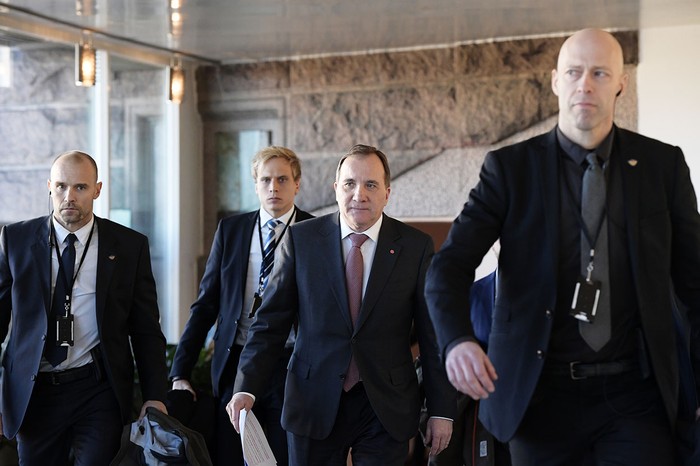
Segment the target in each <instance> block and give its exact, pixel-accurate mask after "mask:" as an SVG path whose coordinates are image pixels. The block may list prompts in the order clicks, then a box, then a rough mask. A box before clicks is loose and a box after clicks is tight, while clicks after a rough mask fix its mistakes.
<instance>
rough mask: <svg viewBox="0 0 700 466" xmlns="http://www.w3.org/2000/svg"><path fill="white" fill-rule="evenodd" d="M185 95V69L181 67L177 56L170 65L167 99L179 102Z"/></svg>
mask: <svg viewBox="0 0 700 466" xmlns="http://www.w3.org/2000/svg"><path fill="white" fill-rule="evenodd" d="M184 96H185V70H184V69H183V68H182V63H181V62H180V59H179V58H177V59H176V60H175V63H173V64H171V65H170V90H169V93H168V99H170V101H171V102H173V103H176V104H179V103H180V102H182V98H183V97H184Z"/></svg>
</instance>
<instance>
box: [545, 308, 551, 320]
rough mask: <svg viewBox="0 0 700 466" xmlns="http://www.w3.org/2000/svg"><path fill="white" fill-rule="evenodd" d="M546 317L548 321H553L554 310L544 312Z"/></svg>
mask: <svg viewBox="0 0 700 466" xmlns="http://www.w3.org/2000/svg"><path fill="white" fill-rule="evenodd" d="M544 315H545V316H547V319H551V318H552V310H551V309H547V310H546V311H544Z"/></svg>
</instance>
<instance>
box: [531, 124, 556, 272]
mask: <svg viewBox="0 0 700 466" xmlns="http://www.w3.org/2000/svg"><path fill="white" fill-rule="evenodd" d="M541 141H543V142H544V145H543V146H542V147H533V149H532V150H531V156H532V157H534V158H535V165H536V166H539V170H536V172H535V176H537V177H539V178H538V179H536V180H535V182H536V183H537V185H538V186H539V187H540V197H541V199H542V208H543V209H544V210H543V212H544V213H545V214H544V219H545V234H546V235H547V237H546V238H543V239H542V240H541V241H539V244H541V245H542V246H543V247H549V248H551V249H550V251H549V254H548V256H549V258H550V260H551V262H550V266H549V271H550V273H551V274H552V275H551V277H547V278H548V279H550V280H552V281H551V283H554V281H553V280H554V277H555V274H556V273H557V269H558V260H559V259H558V256H559V253H558V251H559V202H560V199H559V197H560V196H559V193H560V189H559V178H560V177H559V150H558V147H559V143H558V142H557V136H556V128H555V129H553V130H552V131H550V132H549V133H548V134H546V135H545V139H541Z"/></svg>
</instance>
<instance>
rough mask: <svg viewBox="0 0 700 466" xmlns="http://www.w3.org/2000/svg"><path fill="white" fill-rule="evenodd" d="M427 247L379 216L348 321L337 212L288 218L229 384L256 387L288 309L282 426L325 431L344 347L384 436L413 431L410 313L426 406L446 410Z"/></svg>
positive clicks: (260, 387) (449, 396)
mask: <svg viewBox="0 0 700 466" xmlns="http://www.w3.org/2000/svg"><path fill="white" fill-rule="evenodd" d="M432 254H433V243H432V240H431V239H430V237H429V236H427V235H425V234H424V233H421V232H419V231H418V230H416V229H414V228H412V227H409V226H407V225H405V224H403V223H401V222H399V221H397V220H394V219H392V218H390V217H387V216H384V220H383V224H382V227H381V230H380V232H379V237H378V242H377V248H376V252H375V255H374V261H373V263H372V269H371V272H370V276H369V281H368V283H367V288H366V290H365V295H364V298H363V300H362V307H361V309H360V315H359V317H358V322H357V325H356V327H355V329H354V330H353V325H352V322H351V319H350V311H349V309H348V298H347V290H346V286H345V268H344V262H345V260H344V257H343V251H342V244H341V238H340V225H339V214H338V213H335V214H329V215H326V216H323V217H319V218H317V219H313V220H308V221H306V222H303V223H301V224H298V225H294V226H293V227H292V228H291V229H290V231H289V234H288V236H287V237H286V238H285V239H284V241H283V242H282V244H281V247H280V251H279V256H276V257H275V268H274V270H273V272H272V274H273V275H272V277H271V279H270V285H269V287H268V289H267V290H266V291H265V299H264V300H263V304H262V306H261V308H260V310H259V311H258V317H257V319H256V321H255V323H254V324H253V326H252V327H251V329H250V332H249V335H248V342H247V343H246V345H245V348H244V350H243V353H242V354H241V359H240V363H239V366H238V376H237V377H236V383H235V390H234V391H235V392H238V391H245V392H250V393H253V394H256V395H261V394H263V393H264V391H265V382H266V380H267V379H268V378H269V374H270V373H271V372H272V371H273V370H274V367H275V361H276V359H277V355H278V354H279V352H280V351H281V349H282V347H283V346H284V343H285V340H286V338H287V334H288V333H289V331H290V328H291V327H292V324H293V323H294V321H295V320H296V319H297V318H298V321H299V328H298V332H297V340H296V344H295V346H294V352H293V354H292V357H291V360H290V362H289V367H288V369H289V370H288V372H287V382H286V392H285V399H284V408H283V411H282V426H283V427H284V428H285V429H286V430H288V431H290V432H293V433H295V434H297V435H300V436H305V437H311V438H315V439H322V438H325V437H326V436H328V434H329V433H330V431H331V429H332V427H333V424H334V422H335V418H336V414H337V412H338V405H339V401H340V395H341V393H342V391H343V377H344V374H345V372H346V370H347V368H348V365H349V363H350V357H351V355H354V356H355V360H356V362H357V366H358V368H359V370H360V375H361V377H362V380H363V382H364V387H365V390H366V392H367V396H368V398H369V401H370V403H371V405H372V408H373V409H374V411H375V413H376V415H377V417H378V418H379V421H380V422H381V423H382V425H383V426H384V428H385V429H386V430H387V432H389V434H390V435H391V436H392V437H394V438H396V439H397V440H406V439H409V438H411V437H413V436H414V435H415V434H416V433H417V429H418V415H419V410H420V403H421V400H420V395H419V390H418V380H417V377H416V371H415V368H414V365H413V357H412V354H411V341H410V334H411V326H412V325H413V324H414V323H415V328H416V333H417V336H418V342H419V345H420V351H421V360H422V363H423V371H424V372H423V374H424V380H425V389H426V393H427V397H428V411H429V414H430V415H431V416H443V417H448V418H454V415H455V409H456V396H455V395H456V393H455V391H454V389H452V387H451V386H450V385H449V382H448V381H447V377H446V375H445V373H444V369H442V367H441V366H440V361H439V356H438V351H437V345H436V342H435V335H434V332H433V327H432V324H431V322H430V319H429V317H428V310H427V307H426V304H425V299H424V295H423V287H424V283H425V272H426V270H427V267H428V263H429V261H430V258H431V256H432Z"/></svg>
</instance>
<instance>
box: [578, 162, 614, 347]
mask: <svg viewBox="0 0 700 466" xmlns="http://www.w3.org/2000/svg"><path fill="white" fill-rule="evenodd" d="M586 160H587V161H588V169H587V170H586V171H585V172H584V174H583V183H582V188H581V215H582V217H583V221H584V223H585V224H586V228H587V229H588V232H589V235H590V236H591V239H593V238H595V235H596V233H597V232H598V230H599V231H600V233H598V239H597V240H596V241H595V244H593V245H592V244H589V242H588V240H587V239H586V236H585V235H584V234H583V233H582V234H581V273H582V274H583V276H584V277H586V276H588V265H589V263H590V256H591V249H594V250H595V255H594V261H593V273H592V275H591V279H592V280H597V281H599V282H601V292H600V297H599V300H598V308H597V310H596V314H595V320H594V321H593V323H588V322H579V332H580V333H581V336H582V337H583V339H584V340H585V341H586V343H588V346H590V347H591V348H592V349H593V350H594V351H599V350H600V349H601V348H602V347H603V346H605V344H606V343H607V342H608V341H609V340H610V333H611V329H610V327H611V324H610V278H609V272H608V222H607V215H605V189H606V188H605V174H604V173H603V168H602V167H601V166H600V163H599V162H598V157H597V155H596V154H595V152H591V153H589V154H588V155H587V156H586ZM598 224H600V227H599V226H598Z"/></svg>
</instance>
